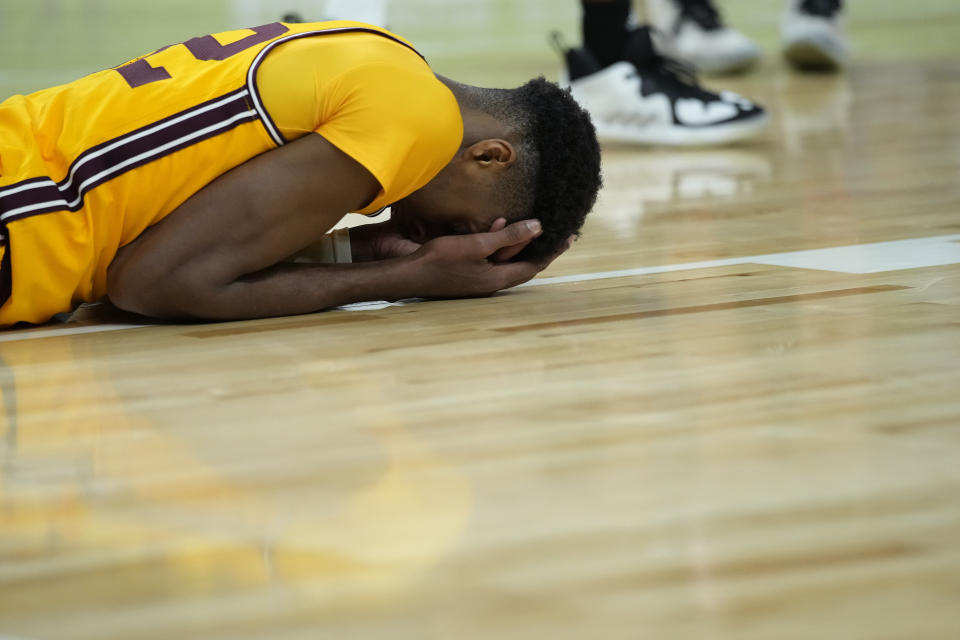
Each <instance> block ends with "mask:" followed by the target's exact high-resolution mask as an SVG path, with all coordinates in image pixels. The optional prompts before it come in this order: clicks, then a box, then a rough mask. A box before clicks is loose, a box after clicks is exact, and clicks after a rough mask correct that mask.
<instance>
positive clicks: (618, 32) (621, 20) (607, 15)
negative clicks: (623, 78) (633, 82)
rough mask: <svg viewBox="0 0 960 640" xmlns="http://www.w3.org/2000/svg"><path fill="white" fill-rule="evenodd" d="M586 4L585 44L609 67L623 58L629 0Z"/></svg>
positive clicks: (584, 2)
mask: <svg viewBox="0 0 960 640" xmlns="http://www.w3.org/2000/svg"><path fill="white" fill-rule="evenodd" d="M581 4H582V5H583V24H582V27H583V46H584V47H585V48H586V49H587V50H588V51H589V52H590V53H592V54H593V56H594V57H595V58H596V59H597V62H599V63H600V64H601V65H602V66H604V67H606V66H609V65H611V64H613V63H614V62H617V61H618V60H621V59H622V56H623V49H624V47H625V46H626V42H627V20H628V18H629V16H630V0H612V2H588V1H587V0H581Z"/></svg>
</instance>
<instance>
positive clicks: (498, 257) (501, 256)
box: [490, 240, 530, 262]
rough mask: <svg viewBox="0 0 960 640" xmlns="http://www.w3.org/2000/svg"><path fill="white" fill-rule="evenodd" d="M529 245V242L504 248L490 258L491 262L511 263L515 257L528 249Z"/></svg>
mask: <svg viewBox="0 0 960 640" xmlns="http://www.w3.org/2000/svg"><path fill="white" fill-rule="evenodd" d="M528 244H530V241H529V240H527V241H526V242H521V243H520V244H515V245H513V246H512V247H504V248H503V249H500V250H499V251H497V252H496V253H495V254H493V255H492V256H490V260H491V261H492V262H509V261H510V260H512V259H513V258H514V256H516V255H517V254H518V253H520V252H521V251H523V250H524V249H526V248H527V245H528Z"/></svg>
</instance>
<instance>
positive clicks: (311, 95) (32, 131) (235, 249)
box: [0, 22, 600, 326]
mask: <svg viewBox="0 0 960 640" xmlns="http://www.w3.org/2000/svg"><path fill="white" fill-rule="evenodd" d="M0 162H2V166H0V235H2V240H0V252H2V254H3V261H2V266H0V276H2V277H0V301H2V302H3V306H2V307H0V326H9V325H12V324H15V323H18V322H29V323H39V322H45V321H47V320H49V319H50V318H51V317H53V316H54V315H55V314H58V313H61V312H67V311H70V310H71V309H73V308H75V307H76V306H77V305H79V304H80V303H81V302H85V301H96V300H99V299H102V298H103V297H104V296H106V297H108V298H109V299H110V300H111V301H112V302H113V303H114V304H115V305H116V306H118V307H120V308H122V309H126V310H129V311H134V312H137V313H141V314H145V315H149V316H154V317H159V318H198V319H242V318H258V317H266V316H278V315H289V314H298V313H307V312H312V311H317V310H320V309H324V308H327V307H332V306H336V305H341V304H345V303H350V302H357V301H364V300H380V299H386V300H395V299H400V298H408V297H456V296H473V295H483V294H489V293H492V292H495V291H498V290H501V289H504V288H508V287H512V286H514V285H517V284H520V283H522V282H524V281H526V280H529V279H530V278H532V277H533V276H534V275H536V274H537V273H538V272H539V271H541V270H542V269H544V268H545V267H546V266H547V265H548V264H549V263H550V261H551V260H552V259H553V258H555V257H556V256H557V255H558V254H559V253H561V252H562V251H564V250H565V249H566V248H567V247H569V244H570V241H571V240H572V237H573V236H574V235H575V234H576V233H577V232H578V230H579V229H580V227H581V225H582V224H583V220H584V217H585V216H586V214H587V213H588V212H589V210H590V209H591V207H592V206H593V203H594V201H595V199H596V195H597V191H598V189H599V187H600V154H599V148H598V145H597V142H596V136H595V134H594V130H593V127H592V125H591V124H590V120H589V117H588V116H587V115H586V114H585V113H584V112H583V111H582V110H581V109H580V108H579V107H578V106H577V105H576V103H575V102H574V101H573V100H572V99H571V98H570V97H569V95H568V94H567V93H566V92H564V91H561V90H560V89H559V88H558V87H556V86H555V85H552V84H550V83H547V82H546V81H544V80H543V79H539V80H533V81H531V82H529V83H527V84H526V85H524V86H522V87H520V88H518V89H511V90H502V89H481V88H478V87H472V86H467V85H463V84H459V83H456V82H453V81H450V80H447V79H444V78H438V76H436V75H435V74H434V73H433V72H432V71H431V70H430V68H429V67H428V66H427V64H426V62H425V61H424V60H423V58H421V56H420V55H419V54H418V53H417V52H416V51H415V50H414V49H413V47H412V46H411V45H410V44H409V43H407V42H406V41H405V40H403V39H401V38H399V37H397V36H395V35H393V34H391V33H389V32H387V31H385V30H382V29H379V28H375V27H371V26H368V25H362V24H359V23H350V22H327V23H313V24H283V23H274V24H269V25H264V26H262V27H257V28H255V29H252V30H243V31H234V32H228V33H223V34H217V35H215V36H204V37H200V38H193V39H192V40H189V41H187V42H184V43H181V44H178V45H173V46H169V47H165V48H163V49H160V50H158V51H156V52H154V53H152V54H149V55H147V56H144V57H142V58H138V59H136V60H133V61H131V62H129V63H126V64H124V65H122V66H120V67H117V68H114V69H108V70H105V71H101V72H98V73H94V74H92V75H90V76H88V77H86V78H83V79H81V80H78V81H76V82H73V83H71V84H67V85H64V86H60V87H54V88H52V89H47V90H45V91H40V92H37V93H34V94H32V95H29V96H14V97H12V98H9V99H8V100H6V101H5V102H3V103H2V104H0ZM387 206H392V212H393V214H392V219H391V220H390V221H388V222H386V223H380V224H371V225H366V226H363V227H359V228H356V229H354V230H353V232H352V234H351V235H350V237H349V244H345V243H344V241H343V238H342V237H335V238H334V239H333V240H329V238H330V236H327V235H326V234H327V233H328V232H329V231H330V229H331V228H333V227H334V225H336V224H337V223H338V222H339V221H340V220H341V218H343V216H344V215H345V214H347V213H348V212H359V213H363V214H368V215H373V214H375V213H376V212H378V211H380V210H381V209H383V208H384V207H387ZM324 242H327V243H328V244H329V245H331V247H332V250H331V251H329V252H328V253H330V254H331V255H332V256H335V257H337V258H338V260H337V261H338V262H339V261H341V260H342V259H343V255H344V254H345V253H350V254H352V262H351V263H350V264H314V263H311V264H304V263H301V262H295V261H292V260H291V259H290V257H291V256H294V255H296V254H298V253H300V252H302V251H303V250H305V249H308V248H309V247H312V246H316V245H318V244H321V245H322V244H323V243H324ZM347 248H349V251H344V249H347Z"/></svg>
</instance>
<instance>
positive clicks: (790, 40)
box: [780, 0, 849, 70]
mask: <svg viewBox="0 0 960 640" xmlns="http://www.w3.org/2000/svg"><path fill="white" fill-rule="evenodd" d="M843 21H844V18H843V6H842V4H841V0H787V7H786V10H785V11H784V12H783V19H782V20H781V23H780V32H781V35H782V37H783V55H784V56H785V57H786V59H787V60H788V61H789V62H790V63H791V64H793V65H794V66H795V67H797V68H799V69H826V70H829V69H837V68H839V67H842V66H843V65H844V63H846V61H847V56H848V55H849V47H848V46H847V38H846V35H845V34H844V30H843Z"/></svg>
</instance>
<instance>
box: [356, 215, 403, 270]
mask: <svg viewBox="0 0 960 640" xmlns="http://www.w3.org/2000/svg"><path fill="white" fill-rule="evenodd" d="M420 247H421V244H420V243H419V242H414V241H413V240H411V239H410V238H408V237H406V236H405V235H403V233H402V232H401V231H400V227H399V226H398V225H397V224H396V223H395V222H394V221H393V220H386V221H385V222H379V223H376V224H365V225H361V226H359V227H354V228H352V229H350V252H351V253H352V254H353V261H354V262H372V261H374V260H387V259H389V258H402V257H404V256H408V255H410V254H412V253H414V252H415V251H416V250H417V249H419V248H420Z"/></svg>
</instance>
